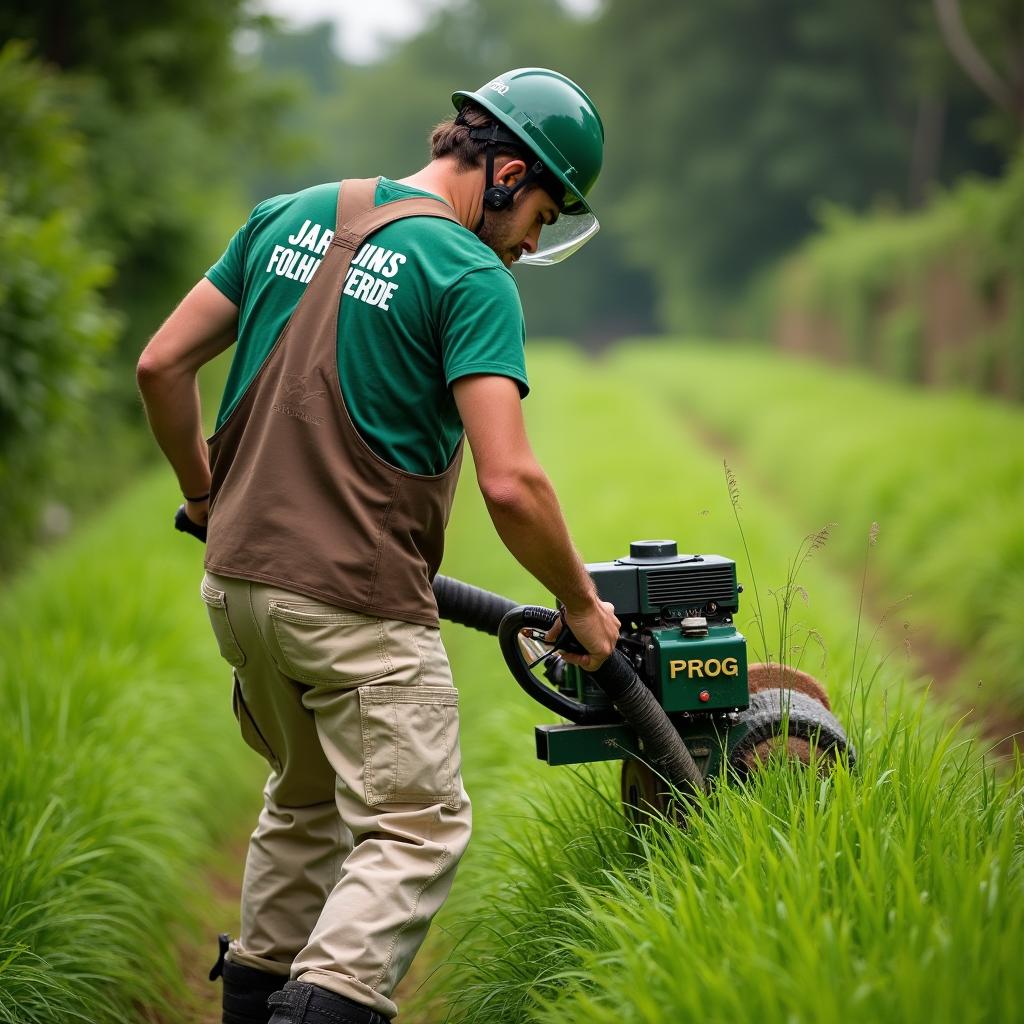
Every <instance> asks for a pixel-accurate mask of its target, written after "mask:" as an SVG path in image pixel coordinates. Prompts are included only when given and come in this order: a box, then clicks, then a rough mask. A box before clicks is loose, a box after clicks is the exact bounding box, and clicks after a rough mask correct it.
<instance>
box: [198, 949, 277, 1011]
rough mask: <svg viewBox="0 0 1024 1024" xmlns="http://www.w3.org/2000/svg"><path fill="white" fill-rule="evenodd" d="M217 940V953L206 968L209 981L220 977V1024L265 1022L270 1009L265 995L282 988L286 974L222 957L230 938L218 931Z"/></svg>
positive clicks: (267, 995)
mask: <svg viewBox="0 0 1024 1024" xmlns="http://www.w3.org/2000/svg"><path fill="white" fill-rule="evenodd" d="M219 940H220V954H219V955H218V957H217V962H216V963H215V964H214V965H213V969H212V970H211V971H210V981H216V980H217V979H218V978H223V979H224V1001H223V1003H222V1006H223V1016H222V1017H221V1024H268V1022H269V1020H270V1014H271V1013H272V1010H271V1009H270V1007H269V1006H268V1005H267V998H268V997H269V996H271V995H273V993H275V992H280V991H281V989H282V988H284V985H285V982H287V981H288V975H287V974H271V973H270V972H269V971H259V970H257V969H256V968H255V967H245V966H243V965H242V964H234V963H232V962H231V961H230V960H225V959H224V956H225V954H226V953H227V951H228V944H229V942H230V939H229V938H228V937H227V936H226V935H221V936H219Z"/></svg>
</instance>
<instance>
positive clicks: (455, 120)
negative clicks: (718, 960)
mask: <svg viewBox="0 0 1024 1024" xmlns="http://www.w3.org/2000/svg"><path fill="white" fill-rule="evenodd" d="M494 121H495V119H494V118H493V117H492V116H491V115H490V114H489V113H488V112H487V111H486V110H484V108H483V107H481V106H480V105H479V104H477V103H474V102H473V101H472V100H466V101H465V102H464V103H463V104H462V109H461V110H460V111H459V113H458V115H457V116H456V117H452V118H449V120H447V121H442V122H441V123H440V124H438V125H435V127H434V129H433V131H432V132H431V133H430V159H431V160H439V159H440V158H441V157H445V156H454V157H455V158H456V160H458V162H459V170H460V171H471V170H473V169H474V168H476V167H481V166H483V157H484V155H485V154H486V152H487V143H486V142H483V141H482V140H479V139H471V138H470V137H469V133H470V131H471V130H472V129H473V128H489V127H490V126H491V125H492V124H494ZM494 155H495V157H496V158H497V157H506V158H512V159H518V160H522V161H523V162H524V163H525V164H526V166H527V167H530V166H532V165H533V164H534V162H535V161H536V160H537V157H536V156H535V155H534V154H533V153H532V152H531V151H530V149H529V148H528V147H526V146H517V145H515V144H514V143H510V142H499V143H497V144H496V145H495V147H494Z"/></svg>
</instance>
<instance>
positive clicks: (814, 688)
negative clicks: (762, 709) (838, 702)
mask: <svg viewBox="0 0 1024 1024" xmlns="http://www.w3.org/2000/svg"><path fill="white" fill-rule="evenodd" d="M747 688H748V689H749V690H750V692H751V693H759V692H760V691H761V690H796V691H797V692H798V693H806V694H807V696H808V697H812V698H813V699H814V700H816V701H817V702H818V703H819V704H821V705H823V706H824V708H825V710H826V711H831V710H832V705H831V704H830V703H829V699H828V694H827V693H826V692H825V687H824V686H822V685H821V683H819V682H818V680H817V679H815V678H814V676H812V675H810V674H809V673H808V672H801V671H800V669H798V668H791V667H790V666H789V665H779V664H777V663H776V662H773V661H769V662H764V661H755V662H754V664H753V665H750V666H748V668H747Z"/></svg>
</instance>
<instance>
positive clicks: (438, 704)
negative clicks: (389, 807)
mask: <svg viewBox="0 0 1024 1024" xmlns="http://www.w3.org/2000/svg"><path fill="white" fill-rule="evenodd" d="M359 715H360V721H361V725H362V732H363V784H364V788H365V791H366V803H367V804H368V805H369V806H371V807H372V806H374V805H376V804H385V803H413V804H443V805H444V806H445V807H449V808H451V809H452V810H453V811H457V810H458V809H459V808H460V807H461V805H462V789H461V786H459V785H458V779H459V771H460V767H461V766H460V764H459V695H458V692H457V691H456V690H455V688H454V687H450V686H444V687H442V686H366V687H363V688H362V689H360V691H359Z"/></svg>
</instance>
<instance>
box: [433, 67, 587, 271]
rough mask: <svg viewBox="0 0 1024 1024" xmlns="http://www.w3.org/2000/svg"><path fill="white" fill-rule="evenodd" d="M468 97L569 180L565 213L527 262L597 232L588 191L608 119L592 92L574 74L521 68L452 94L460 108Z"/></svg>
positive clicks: (554, 258) (561, 254)
mask: <svg viewBox="0 0 1024 1024" xmlns="http://www.w3.org/2000/svg"><path fill="white" fill-rule="evenodd" d="M466 100H472V101H473V102H474V103H477V104H479V105H480V106H481V107H483V108H484V110H486V111H487V112H488V113H490V114H491V115H493V116H494V117H495V118H496V119H497V120H498V121H499V122H500V123H501V124H502V125H504V126H505V128H507V129H508V130H509V131H510V132H512V134H513V135H515V136H516V137H517V138H518V139H520V140H521V141H522V142H523V144H524V145H525V146H527V147H528V148H529V149H531V150H533V152H534V153H536V154H537V157H538V159H539V160H540V161H541V162H542V163H543V164H544V166H545V168H546V169H547V170H548V171H550V172H551V173H552V174H554V176H555V177H556V178H557V179H558V181H559V182H561V184H562V185H563V186H565V196H564V198H563V199H562V214H563V215H564V216H560V217H559V219H558V221H557V222H556V223H555V224H553V225H551V226H549V227H546V228H544V230H543V233H542V234H543V244H542V246H539V247H538V250H537V252H536V253H533V254H524V255H523V257H522V261H523V262H524V263H542V264H543V263H556V262H558V261H559V260H562V259H565V258H566V257H567V256H569V255H571V254H572V253H574V252H575V251H576V250H577V249H579V248H580V246H582V245H583V244H584V243H585V242H587V241H589V240H590V239H591V238H593V236H594V235H595V234H597V230H598V227H599V226H600V225H599V224H598V222H597V217H595V216H594V211H593V210H592V209H591V208H590V204H589V203H588V202H587V199H586V197H587V193H588V192H589V191H590V189H591V188H592V187H593V185H594V182H595V181H597V176H598V174H600V172H601V162H602V158H603V155H604V125H603V124H602V123H601V116H600V115H599V114H598V112H597V108H596V107H595V106H594V103H593V101H592V100H591V99H590V97H589V96H588V95H587V94H586V93H585V92H584V91H583V90H582V89H581V88H580V87H579V86H578V85H577V84H576V83H575V82H573V81H572V80H571V79H569V78H566V77H565V75H560V74H559V73H558V72H557V71H548V70H547V69H545V68H517V69H516V70H514V71H509V72H506V73H505V74H503V75H499V76H498V77H497V78H493V79H491V81H489V82H488V83H487V84H486V85H483V86H481V87H480V88H479V89H477V90H475V91H473V92H470V91H467V90H459V91H458V92H455V93H453V94H452V103H454V104H455V108H456V110H459V109H461V107H462V104H463V103H464V102H465V101H466Z"/></svg>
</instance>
